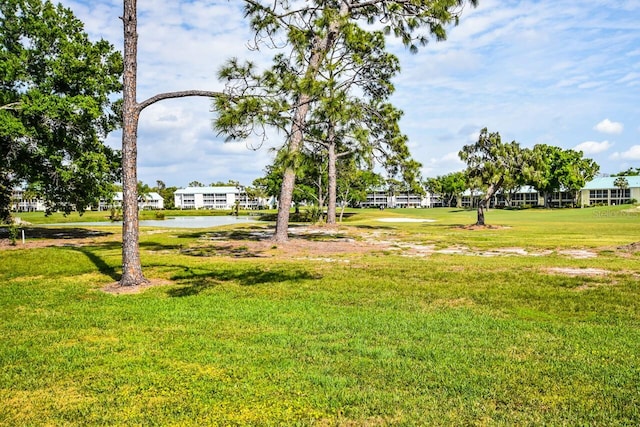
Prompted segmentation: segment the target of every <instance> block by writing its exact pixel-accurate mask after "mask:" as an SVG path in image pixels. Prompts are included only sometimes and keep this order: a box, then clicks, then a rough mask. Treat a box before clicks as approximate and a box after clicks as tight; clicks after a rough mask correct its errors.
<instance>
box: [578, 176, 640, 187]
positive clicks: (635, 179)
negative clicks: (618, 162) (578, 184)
mask: <svg viewBox="0 0 640 427" xmlns="http://www.w3.org/2000/svg"><path fill="white" fill-rule="evenodd" d="M618 178H620V177H618V176H607V177H601V178H595V179H592V180H591V181H589V182H587V183H586V184H585V186H584V187H583V190H604V189H610V188H617V187H616V186H615V185H614V182H615V180H616V179H618ZM624 178H625V179H626V180H627V182H628V183H629V188H636V187H640V176H625V177H624Z"/></svg>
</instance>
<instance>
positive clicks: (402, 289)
mask: <svg viewBox="0 0 640 427" xmlns="http://www.w3.org/2000/svg"><path fill="white" fill-rule="evenodd" d="M350 213H352V215H351V216H350V217H349V218H348V220H347V221H345V223H344V225H342V226H340V227H338V228H337V229H330V228H322V227H320V228H305V227H292V231H297V232H296V233H295V234H294V237H293V238H292V242H291V243H290V244H286V245H278V246H276V245H273V244H271V243H270V242H268V241H265V240H264V238H263V237H261V236H262V234H261V233H263V232H265V231H266V232H269V230H270V229H269V226H268V225H261V224H257V225H256V224H254V225H245V226H243V227H236V228H219V229H218V228H216V229H209V230H171V229H162V228H153V229H152V228H143V230H142V232H141V250H142V260H143V266H144V270H145V274H146V275H147V277H149V278H152V279H154V281H157V282H161V283H165V284H164V285H163V286H154V287H150V288H148V289H146V290H145V291H144V292H141V293H137V294H120V295H114V294H110V293H106V292H104V291H103V290H102V289H103V288H104V287H105V286H106V285H108V284H110V283H113V282H115V281H116V280H117V279H118V276H119V272H120V263H121V258H120V250H121V249H120V241H119V239H120V234H119V233H120V230H119V229H118V227H100V228H95V230H99V232H98V233H88V232H85V231H82V230H75V232H74V231H73V230H68V229H66V228H53V229H45V228H40V227H39V226H34V227H33V228H29V229H28V230H27V231H28V232H27V234H28V235H29V236H35V237H37V238H36V239H35V240H34V239H33V238H30V239H28V241H27V244H26V245H24V246H23V245H21V243H20V242H18V244H17V245H16V246H15V247H12V246H10V245H8V244H6V243H7V241H6V236H7V233H6V230H0V238H4V239H5V240H4V242H5V244H4V245H3V246H1V247H0V283H1V284H0V336H1V337H2V338H1V340H0V425H7V426H9V425H10V426H14V425H65V426H66V425H105V424H108V425H193V426H201V425H256V426H262V425H349V426H353V425H366V426H368V425H611V426H619V425H623V426H624V425H628V426H635V425H640V247H639V246H640V211H638V210H637V209H636V210H630V207H629V206H626V207H606V208H605V207H603V208H589V209H575V210H573V209H571V210H570V209H563V210H525V211H506V210H491V211H490V212H488V213H487V222H488V223H490V224H492V225H493V226H494V227H493V228H486V229H473V228H468V227H463V226H465V225H469V224H472V223H473V222H475V212H473V211H465V210H455V209H453V210H452V209H430V210H427V209H424V210H416V209H410V210H397V209H392V210H386V211H377V210H360V211H357V210H356V211H351V212H350ZM103 214H104V213H103ZM92 215H93V214H92V213H89V214H88V215H86V216H84V218H87V219H89V220H90V219H91V218H92ZM41 216H42V214H37V215H36V214H28V215H22V217H23V219H24V220H26V221H29V222H31V223H33V224H36V223H38V222H45V221H49V219H47V220H42V219H40V218H41ZM96 217H97V215H96ZM409 217H410V218H414V219H430V220H435V222H388V221H390V219H392V218H396V219H398V221H401V220H404V219H405V218H409ZM54 219H55V218H54ZM98 219H99V220H102V219H103V218H94V219H93V220H98ZM380 219H385V220H387V221H386V222H382V221H380ZM69 220H70V221H73V222H76V220H77V219H75V218H73V217H71V218H70V219H69ZM55 222H59V221H55ZM87 229H91V225H90V223H88V224H87ZM51 230H53V231H51ZM56 230H58V231H59V230H63V232H60V233H58V232H56ZM3 233H4V234H3Z"/></svg>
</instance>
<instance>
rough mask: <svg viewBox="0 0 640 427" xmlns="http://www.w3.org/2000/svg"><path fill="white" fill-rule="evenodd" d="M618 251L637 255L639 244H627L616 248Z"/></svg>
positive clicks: (639, 248) (639, 249) (639, 250)
mask: <svg viewBox="0 0 640 427" xmlns="http://www.w3.org/2000/svg"><path fill="white" fill-rule="evenodd" d="M616 249H617V250H619V251H623V252H631V253H637V252H640V242H633V243H629V244H628V245H623V246H618V247H617V248H616Z"/></svg>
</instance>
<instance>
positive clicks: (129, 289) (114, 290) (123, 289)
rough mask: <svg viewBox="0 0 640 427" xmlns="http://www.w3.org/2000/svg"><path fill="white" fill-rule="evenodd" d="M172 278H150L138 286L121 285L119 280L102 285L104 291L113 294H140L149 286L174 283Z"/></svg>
mask: <svg viewBox="0 0 640 427" xmlns="http://www.w3.org/2000/svg"><path fill="white" fill-rule="evenodd" d="M174 284H175V283H173V282H172V281H171V280H166V279H148V280H147V282H146V283H143V284H142V285H136V286H121V285H120V283H119V282H113V283H109V284H108V285H106V286H103V287H102V289H101V290H102V291H103V292H106V293H108V294H112V295H131V294H139V293H140V292H143V291H146V290H147V289H149V288H155V287H157V286H168V285H174Z"/></svg>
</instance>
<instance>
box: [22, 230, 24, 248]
mask: <svg viewBox="0 0 640 427" xmlns="http://www.w3.org/2000/svg"><path fill="white" fill-rule="evenodd" d="M22 244H23V245H24V230H22Z"/></svg>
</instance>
